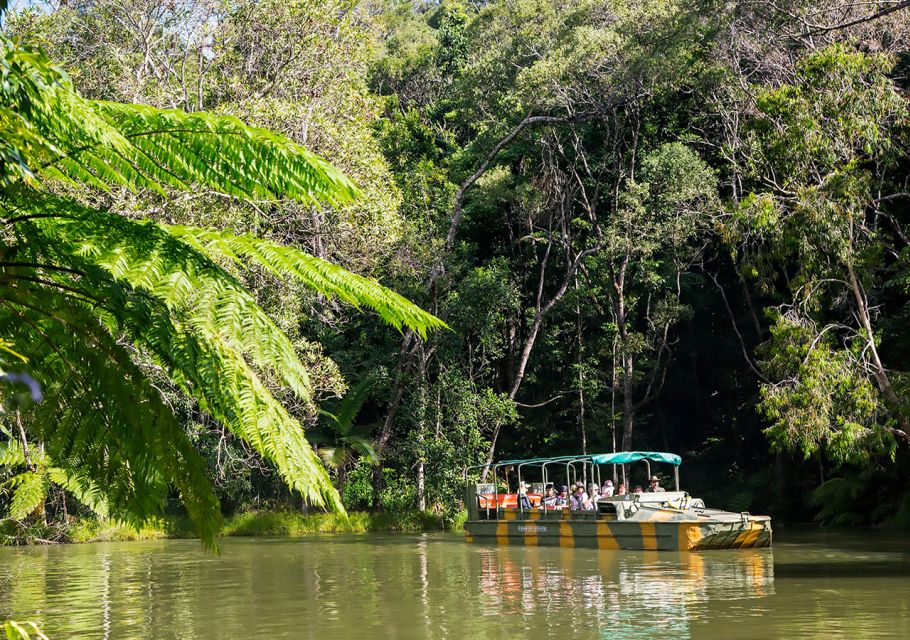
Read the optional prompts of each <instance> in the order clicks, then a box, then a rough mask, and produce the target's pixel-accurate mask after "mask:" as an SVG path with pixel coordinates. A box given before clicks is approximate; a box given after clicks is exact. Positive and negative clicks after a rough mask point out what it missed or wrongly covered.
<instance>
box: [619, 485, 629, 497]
mask: <svg viewBox="0 0 910 640" xmlns="http://www.w3.org/2000/svg"><path fill="white" fill-rule="evenodd" d="M627 493H628V491H626V484H625V483H624V482H620V483H619V486H618V487H617V488H616V495H618V496H624V495H626V494H627Z"/></svg>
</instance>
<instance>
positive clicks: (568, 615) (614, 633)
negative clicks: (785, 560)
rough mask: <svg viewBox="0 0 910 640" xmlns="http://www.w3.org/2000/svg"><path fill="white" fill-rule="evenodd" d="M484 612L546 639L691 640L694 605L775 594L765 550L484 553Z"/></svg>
mask: <svg viewBox="0 0 910 640" xmlns="http://www.w3.org/2000/svg"><path fill="white" fill-rule="evenodd" d="M479 555H480V563H481V570H480V589H481V594H482V599H481V602H482V610H483V611H484V613H485V614H486V615H495V616H522V617H524V618H526V619H528V622H529V625H528V626H529V628H536V629H537V630H539V631H541V632H542V633H543V634H544V635H551V634H556V633H573V634H586V633H589V632H590V630H591V629H594V628H599V629H600V630H601V631H602V632H603V633H602V635H603V637H605V638H611V637H621V638H645V637H648V638H652V637H654V632H655V629H659V630H661V637H674V638H689V637H691V634H690V620H691V618H692V616H693V613H695V614H696V615H697V612H693V611H691V609H692V607H693V605H698V604H700V603H707V602H709V601H723V600H729V599H736V600H740V599H744V598H761V597H764V596H766V595H768V594H771V593H773V590H774V563H773V555H772V552H771V551H770V550H768V549H752V550H744V551H743V552H742V553H736V554H729V553H724V554H721V555H716V556H715V555H712V556H710V558H709V561H708V562H706V558H705V555H704V554H697V553H678V554H677V553H664V552H656V551H650V552H648V551H645V552H634V551H622V552H599V553H598V552H593V551H592V552H587V551H583V550H574V549H558V550H550V549H538V548H528V549H526V548H507V549H501V548H496V547H490V548H481V550H480V551H479Z"/></svg>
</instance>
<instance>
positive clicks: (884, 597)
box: [0, 533, 910, 640]
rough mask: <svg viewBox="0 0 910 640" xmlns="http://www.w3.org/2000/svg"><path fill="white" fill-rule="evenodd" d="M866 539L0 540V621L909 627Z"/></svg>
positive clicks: (481, 632) (118, 630) (885, 561)
mask: <svg viewBox="0 0 910 640" xmlns="http://www.w3.org/2000/svg"><path fill="white" fill-rule="evenodd" d="M870 536H871V534H869V533H864V534H863V535H862V536H859V535H855V534H854V535H852V536H849V537H848V539H847V540H846V541H844V540H841V539H832V538H829V537H827V536H823V535H821V534H815V533H813V534H812V535H811V536H809V537H807V538H806V539H805V540H800V541H799V542H798V543H790V544H787V543H783V544H777V546H775V548H774V549H773V550H772V549H754V550H740V551H716V552H703V553H668V552H641V551H597V550H593V549H561V548H545V547H540V548H538V547H497V546H483V545H477V544H466V543H465V542H464V539H463V538H462V537H460V536H457V535H447V534H441V535H420V536H404V535H398V536H396V535H364V536H325V537H319V536H314V537H308V538H301V539H296V540H294V539H261V538H260V539H247V540H236V539H232V540H225V541H224V545H223V554H222V555H221V556H213V555H210V554H205V553H203V552H202V551H201V549H200V547H199V544H198V542H194V541H179V540H174V541H170V540H169V541H159V542H149V543H123V544H98V545H73V546H60V547H52V548H28V549H10V548H0V619H5V618H12V619H16V620H35V621H36V622H38V623H40V624H41V626H42V627H43V629H44V630H45V632H46V633H47V634H48V636H49V637H51V638H52V640H62V639H63V638H71V637H78V638H88V639H97V640H103V639H105V638H116V639H117V640H123V639H127V640H128V639H131V638H137V639H138V638H141V639H143V640H164V639H172V638H175V637H180V638H194V639H198V640H209V639H211V640H230V639H238V640H239V639H240V638H243V639H244V640H247V639H250V638H257V639H258V638H262V639H268V640H273V639H274V638H279V637H288V638H295V639H297V638H304V639H308V638H312V639H314V640H317V639H318V640H325V639H326V638H332V639H333V640H336V639H340V640H343V639H346V638H352V639H357V640H361V639H362V638H393V639H395V640H411V639H414V640H437V639H438V640H447V639H453V640H454V639H458V640H462V639H463V638H471V639H472V640H473V639H475V638H476V639H486V638H509V639H511V638H519V637H520V638H529V639H530V638H535V639H536V638H548V637H553V638H560V639H568V638H572V639H573V640H574V639H576V638H624V639H625V638H645V637H647V638H648V640H654V639H656V638H701V637H709V638H715V637H716V638H756V637H768V638H772V637H782V638H790V637H806V636H812V637H863V638H869V637H910V580H908V579H907V578H908V576H910V549H907V547H908V546H910V545H908V544H906V543H903V546H901V543H900V540H899V539H891V538H888V539H887V540H885V539H882V540H881V541H879V542H875V543H874V544H873V543H871V542H870V539H869V538H870ZM847 542H850V543H851V544H852V546H845V544H846V543H847Z"/></svg>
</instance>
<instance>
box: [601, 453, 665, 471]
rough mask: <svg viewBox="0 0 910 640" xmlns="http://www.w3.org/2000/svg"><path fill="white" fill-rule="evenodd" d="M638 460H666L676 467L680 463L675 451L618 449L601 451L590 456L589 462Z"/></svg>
mask: <svg viewBox="0 0 910 640" xmlns="http://www.w3.org/2000/svg"><path fill="white" fill-rule="evenodd" d="M639 460H651V461H652V462H666V463H667V464H673V465H676V466H677V467H678V466H679V465H680V464H682V458H680V457H679V456H678V455H676V454H675V453H662V452H660V451H619V452H617V453H601V454H599V455H594V456H591V462H593V463H595V464H629V463H630V462H638V461H639Z"/></svg>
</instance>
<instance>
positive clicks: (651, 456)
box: [471, 451, 682, 469]
mask: <svg viewBox="0 0 910 640" xmlns="http://www.w3.org/2000/svg"><path fill="white" fill-rule="evenodd" d="M639 460H651V461H653V462H665V463H667V464H672V465H675V466H677V467H678V466H679V465H680V464H682V458H680V457H679V456H678V455H676V454H675V453H662V452H659V451H618V452H616V453H595V454H587V455H585V454H579V455H574V456H556V457H553V458H527V459H524V460H500V461H499V462H497V463H495V464H492V465H490V466H492V467H503V466H514V465H531V466H539V465H541V464H545V463H546V464H549V463H551V462H591V463H594V464H629V463H631V462H638V461H639ZM484 466H486V465H476V466H474V467H471V468H472V469H479V468H482V467H484Z"/></svg>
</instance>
